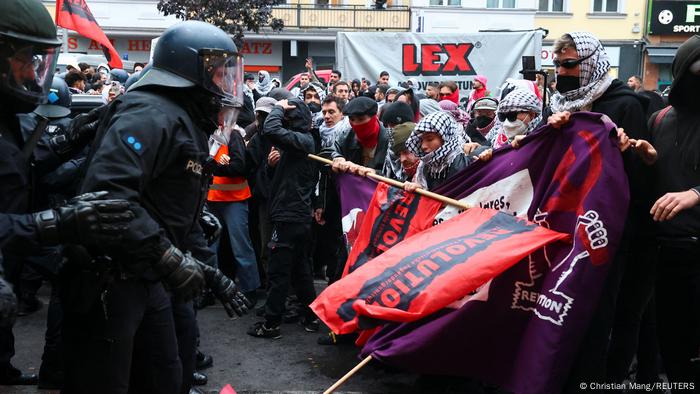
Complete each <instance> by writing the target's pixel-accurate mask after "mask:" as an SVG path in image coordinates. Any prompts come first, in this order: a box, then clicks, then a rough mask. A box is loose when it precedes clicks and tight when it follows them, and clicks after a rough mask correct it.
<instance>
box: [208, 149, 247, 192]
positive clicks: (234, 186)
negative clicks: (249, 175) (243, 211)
mask: <svg viewBox="0 0 700 394" xmlns="http://www.w3.org/2000/svg"><path fill="white" fill-rule="evenodd" d="M221 155H228V146H226V145H221V147H219V150H218V151H217V152H216V156H214V160H216V161H217V162H218V161H219V158H220V157H221ZM250 197H251V194H250V187H248V181H247V180H246V179H245V177H242V176H236V177H227V176H215V177H214V183H213V184H212V185H211V186H210V187H209V194H208V195H207V200H209V201H244V200H247V199H249V198H250Z"/></svg>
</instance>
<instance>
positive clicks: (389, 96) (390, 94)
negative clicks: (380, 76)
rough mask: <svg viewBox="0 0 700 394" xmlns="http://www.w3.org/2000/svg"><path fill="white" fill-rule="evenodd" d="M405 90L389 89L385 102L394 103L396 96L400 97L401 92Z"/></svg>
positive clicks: (399, 88)
mask: <svg viewBox="0 0 700 394" xmlns="http://www.w3.org/2000/svg"><path fill="white" fill-rule="evenodd" d="M403 90H404V88H402V87H393V88H389V89H387V91H386V96H385V98H384V100H385V101H386V102H387V103H393V102H394V101H396V96H398V95H399V94H400V93H401V92H403Z"/></svg>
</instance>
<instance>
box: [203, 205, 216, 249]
mask: <svg viewBox="0 0 700 394" xmlns="http://www.w3.org/2000/svg"><path fill="white" fill-rule="evenodd" d="M199 225H200V226H201V227H202V231H203V232H204V237H205V238H206V239H207V246H211V245H213V244H214V242H216V241H217V240H218V239H219V236H220V235H221V222H219V219H217V217H216V216H214V214H213V213H211V212H209V210H208V209H207V206H206V205H205V206H204V208H203V209H202V216H201V217H200V218H199Z"/></svg>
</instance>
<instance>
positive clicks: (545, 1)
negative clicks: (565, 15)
mask: <svg viewBox="0 0 700 394" xmlns="http://www.w3.org/2000/svg"><path fill="white" fill-rule="evenodd" d="M537 10H538V11H542V12H564V0H540V5H539V7H538V8H537Z"/></svg>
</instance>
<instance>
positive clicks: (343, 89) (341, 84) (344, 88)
mask: <svg viewBox="0 0 700 394" xmlns="http://www.w3.org/2000/svg"><path fill="white" fill-rule="evenodd" d="M333 95H334V96H335V97H338V98H339V99H341V100H344V101H345V102H346V103H347V102H348V100H350V85H348V83H347V82H345V81H338V82H336V83H335V85H333Z"/></svg>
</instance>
